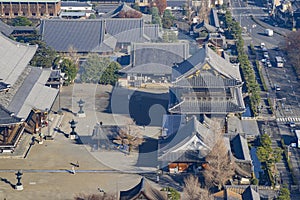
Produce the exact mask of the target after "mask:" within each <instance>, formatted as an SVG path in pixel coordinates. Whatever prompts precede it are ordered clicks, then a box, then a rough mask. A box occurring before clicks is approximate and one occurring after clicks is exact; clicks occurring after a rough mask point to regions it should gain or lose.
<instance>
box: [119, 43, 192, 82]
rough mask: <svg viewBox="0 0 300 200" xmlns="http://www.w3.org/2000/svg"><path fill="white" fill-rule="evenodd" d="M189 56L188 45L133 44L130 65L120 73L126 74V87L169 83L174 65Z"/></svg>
mask: <svg viewBox="0 0 300 200" xmlns="http://www.w3.org/2000/svg"><path fill="white" fill-rule="evenodd" d="M188 56H189V45H188V43H183V42H181V43H179V42H178V43H132V44H131V51H130V64H129V65H128V66H125V67H123V68H122V69H121V70H120V71H119V72H120V73H124V74H126V80H127V82H126V83H125V85H126V86H132V87H143V86H145V84H147V83H169V82H170V81H171V75H172V66H173V64H174V63H177V62H182V61H183V60H185V59H186V58H187V57H188Z"/></svg>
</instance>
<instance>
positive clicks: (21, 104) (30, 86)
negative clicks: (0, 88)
mask: <svg viewBox="0 0 300 200" xmlns="http://www.w3.org/2000/svg"><path fill="white" fill-rule="evenodd" d="M50 74H51V70H43V69H40V68H36V67H33V68H32V69H31V71H30V73H29V75H28V76H27V77H26V79H25V80H24V82H23V84H22V85H21V87H20V88H19V89H18V91H17V93H16V94H15V95H14V97H13V99H12V101H11V102H10V104H9V106H8V109H9V110H11V111H13V112H14V113H15V114H16V115H17V116H18V117H22V118H27V116H28V115H29V113H30V111H31V109H32V108H37V109H41V110H45V109H46V108H48V109H50V108H51V107H52V104H53V102H54V100H55V98H56V96H57V94H58V89H55V88H50V87H47V86H45V84H46V82H47V80H48V78H49V77H50Z"/></svg>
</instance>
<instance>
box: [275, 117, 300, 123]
mask: <svg viewBox="0 0 300 200" xmlns="http://www.w3.org/2000/svg"><path fill="white" fill-rule="evenodd" d="M276 121H277V122H300V117H279V118H276Z"/></svg>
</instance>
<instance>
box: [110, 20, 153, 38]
mask: <svg viewBox="0 0 300 200" xmlns="http://www.w3.org/2000/svg"><path fill="white" fill-rule="evenodd" d="M105 30H106V31H107V33H109V34H110V35H112V36H114V37H115V38H116V39H117V41H118V43H131V42H147V41H150V38H148V37H147V36H146V35H145V34H144V20H143V19H134V18H130V19H128V18H114V19H105Z"/></svg>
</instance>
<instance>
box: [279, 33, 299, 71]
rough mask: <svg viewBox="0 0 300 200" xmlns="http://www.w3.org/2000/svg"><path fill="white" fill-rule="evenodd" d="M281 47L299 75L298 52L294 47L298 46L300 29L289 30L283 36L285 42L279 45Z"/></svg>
mask: <svg viewBox="0 0 300 200" xmlns="http://www.w3.org/2000/svg"><path fill="white" fill-rule="evenodd" d="M281 48H282V49H283V50H285V51H286V52H287V58H288V59H287V60H288V62H289V63H290V64H292V65H293V66H294V68H295V70H296V72H297V75H298V77H299V76H300V54H299V52H298V51H295V50H296V49H299V48H300V31H299V30H298V31H297V32H291V33H289V34H288V35H287V37H286V38H285V42H284V43H283V44H282V45H281Z"/></svg>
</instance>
